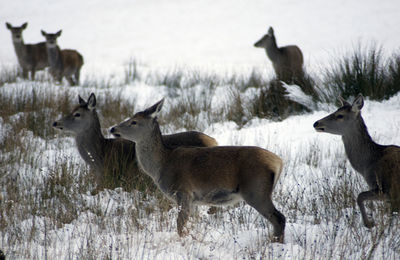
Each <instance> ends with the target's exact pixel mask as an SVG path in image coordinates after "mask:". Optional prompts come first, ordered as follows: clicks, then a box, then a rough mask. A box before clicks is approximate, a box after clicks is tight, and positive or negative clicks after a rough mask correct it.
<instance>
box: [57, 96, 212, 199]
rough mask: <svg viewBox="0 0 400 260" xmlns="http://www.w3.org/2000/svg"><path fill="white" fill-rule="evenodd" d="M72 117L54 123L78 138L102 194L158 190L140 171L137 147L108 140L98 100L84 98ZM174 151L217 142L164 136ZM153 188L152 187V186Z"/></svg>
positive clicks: (191, 135)
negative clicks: (118, 190) (116, 190)
mask: <svg viewBox="0 0 400 260" xmlns="http://www.w3.org/2000/svg"><path fill="white" fill-rule="evenodd" d="M78 98H79V105H77V106H76V107H75V108H74V109H73V110H72V112H71V113H70V114H68V115H67V116H65V117H63V118H61V119H60V120H58V121H55V122H54V123H53V127H54V128H56V129H59V130H63V131H66V132H71V133H73V134H74V135H75V142H76V145H77V147H78V151H79V154H80V155H81V157H82V158H83V159H84V161H85V162H86V163H87V164H88V165H89V166H90V168H91V170H92V171H93V172H94V175H95V181H96V184H97V189H96V190H95V191H94V193H95V192H98V191H100V190H102V189H104V188H111V189H112V188H116V187H120V186H122V187H123V188H125V189H126V190H128V191H129V190H132V189H138V190H145V188H151V186H153V187H154V185H153V183H152V182H151V180H149V178H148V177H147V176H146V175H145V174H143V173H142V172H141V171H139V169H138V166H137V161H136V156H135V143H133V142H131V141H128V140H124V139H121V138H117V139H112V138H105V137H104V136H103V134H102V132H101V127H100V121H99V117H98V115H97V112H96V96H95V95H94V94H93V93H92V94H91V95H90V97H89V99H88V100H87V101H85V100H84V99H82V98H81V97H80V96H78ZM162 140H163V142H164V143H165V144H166V145H167V146H168V147H171V149H173V148H176V147H178V146H185V145H186V146H216V145H217V142H216V140H215V139H214V138H212V137H210V136H208V135H206V134H203V133H200V132H196V131H189V132H181V133H177V134H171V135H164V136H162ZM149 184H150V185H151V186H148V185H149Z"/></svg>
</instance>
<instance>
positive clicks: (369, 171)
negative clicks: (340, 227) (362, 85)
mask: <svg viewBox="0 0 400 260" xmlns="http://www.w3.org/2000/svg"><path fill="white" fill-rule="evenodd" d="M339 100H340V101H341V107H340V108H339V109H338V110H337V111H335V112H333V113H332V114H330V115H328V116H326V117H324V118H322V119H320V120H318V121H316V122H315V123H314V128H315V130H316V131H317V132H323V133H330V134H334V135H340V136H341V137H342V141H343V144H344V148H345V151H346V155H347V158H348V159H349V161H350V164H351V165H352V167H353V168H354V169H355V170H356V171H357V172H358V173H360V174H361V175H362V176H363V177H364V180H365V181H366V182H367V184H368V186H369V190H368V191H364V192H361V193H360V194H359V195H358V196H357V204H358V207H359V208H360V211H361V217H362V220H363V224H364V225H365V226H366V227H367V228H372V227H373V226H374V225H375V223H374V221H373V219H369V218H368V216H367V214H366V210H365V205H364V203H365V201H368V200H370V201H371V200H381V201H386V202H388V201H389V202H390V203H391V206H392V210H393V211H398V210H399V209H400V147H399V146H396V145H380V144H377V143H375V142H374V141H373V140H372V138H371V136H370V135H369V133H368V129H367V126H366V125H365V123H364V120H363V118H362V116H361V109H362V108H363V106H364V98H363V96H362V95H361V94H359V95H358V96H357V97H356V98H355V99H354V101H353V103H351V104H350V103H349V102H347V101H346V100H344V99H343V98H341V97H339Z"/></svg>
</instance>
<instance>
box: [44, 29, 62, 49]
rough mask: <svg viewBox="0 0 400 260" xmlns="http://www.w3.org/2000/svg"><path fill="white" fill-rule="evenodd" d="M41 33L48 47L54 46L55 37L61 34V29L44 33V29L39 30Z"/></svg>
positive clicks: (55, 43)
mask: <svg viewBox="0 0 400 260" xmlns="http://www.w3.org/2000/svg"><path fill="white" fill-rule="evenodd" d="M41 32H42V35H43V36H44V37H45V38H46V44H47V46H48V47H55V46H56V45H57V38H58V37H60V36H61V32H62V30H59V31H58V32H56V33H46V32H45V31H43V30H42V31H41Z"/></svg>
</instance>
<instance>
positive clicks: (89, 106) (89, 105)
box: [87, 93, 96, 110]
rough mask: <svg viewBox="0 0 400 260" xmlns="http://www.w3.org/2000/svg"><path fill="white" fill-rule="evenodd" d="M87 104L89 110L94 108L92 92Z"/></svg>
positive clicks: (94, 102) (94, 99)
mask: <svg viewBox="0 0 400 260" xmlns="http://www.w3.org/2000/svg"><path fill="white" fill-rule="evenodd" d="M87 104H88V108H89V109H90V110H93V109H95V108H96V96H95V95H94V93H92V94H90V97H89V99H88V102H87Z"/></svg>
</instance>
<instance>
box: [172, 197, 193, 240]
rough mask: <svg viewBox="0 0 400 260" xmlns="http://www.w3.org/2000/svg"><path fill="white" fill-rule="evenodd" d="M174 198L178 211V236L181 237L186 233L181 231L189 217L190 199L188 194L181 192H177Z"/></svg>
mask: <svg viewBox="0 0 400 260" xmlns="http://www.w3.org/2000/svg"><path fill="white" fill-rule="evenodd" d="M176 198H177V203H178V211H179V213H178V219H177V228H178V235H179V236H180V237H183V236H186V235H187V231H184V230H183V229H184V227H185V224H186V222H187V220H188V218H189V215H190V207H191V198H190V196H189V194H187V193H183V192H178V193H177V194H176Z"/></svg>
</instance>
